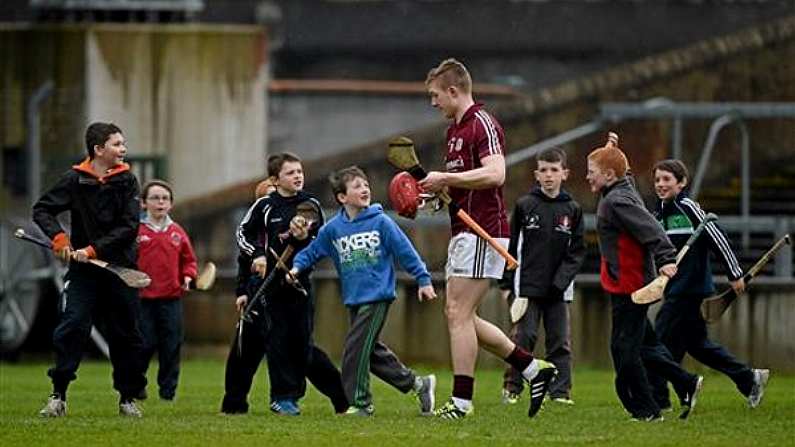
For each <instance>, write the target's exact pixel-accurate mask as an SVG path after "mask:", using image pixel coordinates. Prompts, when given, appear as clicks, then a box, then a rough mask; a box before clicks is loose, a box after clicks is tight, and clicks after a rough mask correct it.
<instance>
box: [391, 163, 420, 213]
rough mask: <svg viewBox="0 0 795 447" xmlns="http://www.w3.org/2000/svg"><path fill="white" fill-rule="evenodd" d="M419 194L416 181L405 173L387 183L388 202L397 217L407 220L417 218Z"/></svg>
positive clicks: (418, 186)
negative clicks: (390, 203)
mask: <svg viewBox="0 0 795 447" xmlns="http://www.w3.org/2000/svg"><path fill="white" fill-rule="evenodd" d="M421 192H422V190H421V188H420V185H418V184H417V180H415V179H414V177H412V176H411V174H409V173H408V172H405V171H404V172H401V173H399V174H397V175H396V176H394V177H393V178H392V181H391V182H389V201H390V202H392V208H394V209H395V211H397V213H398V214H399V215H401V216H403V217H407V218H409V219H414V218H415V217H416V216H417V208H418V207H419V205H420V193H421Z"/></svg>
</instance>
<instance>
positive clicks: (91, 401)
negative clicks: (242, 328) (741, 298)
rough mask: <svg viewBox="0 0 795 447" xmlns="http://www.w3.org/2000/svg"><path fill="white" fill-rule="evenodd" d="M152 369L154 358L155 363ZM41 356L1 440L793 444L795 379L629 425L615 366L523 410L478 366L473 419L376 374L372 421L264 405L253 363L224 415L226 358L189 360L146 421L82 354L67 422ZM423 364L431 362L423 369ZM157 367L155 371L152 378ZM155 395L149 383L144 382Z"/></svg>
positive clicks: (721, 394)
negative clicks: (419, 399) (53, 407)
mask: <svg viewBox="0 0 795 447" xmlns="http://www.w3.org/2000/svg"><path fill="white" fill-rule="evenodd" d="M155 366H156V365H155ZM46 369H47V365H44V364H21V365H17V364H7V363H3V364H0V445H2V446H4V447H8V446H16V445H24V446H30V445H51V446H70V445H79V446H83V447H87V446H93V445H114V446H138V445H143V446H160V445H167V446H174V445H200V446H203V447H216V446H221V445H256V446H259V447H262V446H268V447H270V446H274V445H291V446H296V447H298V446H314V445H322V446H333V445H346V446H347V445H353V446H360V445H377V446H379V447H387V446H393V445H394V446H406V445H429V446H444V445H455V446H461V445H487V446H490V447H496V446H503V445H514V446H520V445H532V446H547V445H585V444H588V445H621V446H632V445H641V446H644V447H651V446H660V445H677V446H690V445H698V446H712V445H714V446H720V447H726V446H732V445H739V446H750V445H753V446H763V445H793V444H792V443H793V439H794V437H795V422H793V421H795V377H792V376H779V375H776V374H775V373H774V374H773V375H772V377H771V381H770V385H769V387H768V391H767V393H766V395H765V399H764V402H763V403H762V405H761V407H760V408H757V409H755V410H750V409H748V408H747V407H746V405H745V401H744V399H742V397H741V396H740V395H739V393H737V392H736V390H735V389H734V386H733V384H732V383H731V382H730V381H729V380H728V379H727V378H726V377H724V376H721V375H718V374H709V375H707V378H706V381H705V388H704V392H703V394H702V395H701V396H702V397H701V398H700V399H699V403H698V407H697V408H696V410H695V411H694V413H693V415H691V418H690V419H689V420H687V421H680V420H678V419H677V418H676V414H673V415H672V414H670V413H669V414H668V415H667V416H666V420H665V422H662V423H653V424H652V423H638V422H630V421H629V420H628V416H627V415H626V414H625V413H624V412H623V410H622V408H621V406H620V405H619V403H618V400H617V399H616V397H615V394H614V392H613V374H612V372H610V371H596V370H586V369H577V370H576V371H575V388H574V399H575V400H576V406H574V407H561V406H557V405H552V404H548V405H547V406H546V407H545V408H544V409H543V410H542V411H541V413H539V415H538V416H537V417H536V418H534V419H532V420H529V419H528V418H527V396H526V395H525V396H523V400H522V401H520V404H518V405H516V406H510V407H506V406H503V405H502V404H500V399H499V392H500V386H501V380H502V379H501V373H500V371H496V370H488V371H479V372H478V375H477V383H476V396H475V404H476V407H475V408H476V411H475V415H474V417H471V418H468V419H466V420H464V421H454V422H446V421H439V420H434V419H429V418H424V417H421V416H419V415H418V414H417V408H416V405H415V402H414V400H413V398H412V397H410V396H406V395H403V394H400V393H398V392H397V391H395V390H393V389H391V388H389V387H388V386H387V385H385V384H383V383H382V382H380V381H378V380H377V379H376V380H374V384H373V386H374V389H373V391H374V396H375V406H376V414H375V416H374V417H372V418H369V419H363V418H350V417H340V416H335V415H333V414H332V410H331V405H330V404H329V403H328V401H327V400H326V399H325V398H324V397H323V396H322V395H320V394H319V393H318V392H317V391H316V390H315V389H314V388H312V387H311V386H310V387H309V392H308V395H307V397H306V399H304V401H303V402H302V411H303V415H302V416H300V417H296V418H289V417H279V416H276V415H273V414H271V413H270V412H269V411H268V410H267V406H266V404H267V385H266V384H265V380H266V379H265V375H264V374H263V373H264V371H260V372H259V373H258V375H257V378H256V384H255V386H254V390H253V391H252V394H251V396H250V397H251V399H250V402H251V404H252V411H251V412H250V413H249V414H248V415H242V416H222V415H220V414H219V412H218V409H219V406H220V401H221V396H222V393H223V363H222V362H221V361H216V360H207V361H188V362H184V364H183V369H182V376H181V383H180V388H179V390H178V395H177V400H176V401H175V402H173V403H165V402H161V401H159V400H158V399H156V398H154V399H153V398H150V399H149V400H147V401H145V402H143V404H142V408H143V410H144V418H143V419H141V420H129V419H122V418H120V417H119V416H118V415H117V405H116V404H117V396H116V394H115V392H114V391H113V390H112V388H111V382H110V366H109V365H108V364H106V363H102V362H86V363H84V364H83V365H82V366H81V368H80V371H79V372H78V375H79V378H78V380H77V381H76V382H74V383H73V384H72V386H71V388H70V390H69V413H68V416H67V417H66V418H62V419H52V420H45V419H41V418H39V417H38V416H37V412H38V410H39V409H40V407H41V406H42V405H43V404H44V402H45V400H46V396H47V394H48V392H49V390H50V387H49V381H48V378H47V377H46V375H45V371H46ZM420 370H421V371H422V372H426V371H427V369H424V368H420ZM435 372H436V374H437V377H438V378H439V385H438V388H437V393H436V394H437V398H438V399H440V400H442V399H444V398H446V396H447V395H448V393H449V391H450V389H451V386H450V381H451V375H450V373H449V372H447V371H443V370H438V371H435ZM152 379H153V371H150V382H151V381H152ZM149 394H150V395H155V396H156V395H157V389H156V386H151V385H150V387H149Z"/></svg>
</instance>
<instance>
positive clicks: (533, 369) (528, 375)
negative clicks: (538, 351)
mask: <svg viewBox="0 0 795 447" xmlns="http://www.w3.org/2000/svg"><path fill="white" fill-rule="evenodd" d="M540 367H541V365H540V364H539V363H538V360H536V359H533V361H532V362H530V364H529V365H527V368H525V369H524V371H522V376H523V377H524V378H525V379H526V380H527V381H528V382H529V381H531V380H533V378H534V377H535V376H536V375H538V370H539V369H540Z"/></svg>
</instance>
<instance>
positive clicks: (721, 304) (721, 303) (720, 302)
mask: <svg viewBox="0 0 795 447" xmlns="http://www.w3.org/2000/svg"><path fill="white" fill-rule="evenodd" d="M791 243H792V240H791V238H790V235H789V234H785V235H784V237H782V238H781V239H779V240H778V241H777V242H776V243H775V244H774V245H773V247H772V248H771V249H770V250H768V251H767V253H765V254H764V255H762V257H761V258H759V260H758V261H756V264H754V265H753V267H751V268H750V269H749V270H748V273H746V274H745V275H744V276H743V280H744V281H745V284H746V285H748V283H750V282H751V280H753V279H754V277H756V275H758V274H759V272H760V271H762V268H764V266H765V265H767V263H768V262H770V260H771V259H773V256H774V255H775V254H776V252H777V251H779V250H780V249H781V247H783V246H784V245H789V244H791ZM737 298H738V296H737V292H735V291H734V289H732V288H731V287H729V288H728V289H726V290H724V291H723V292H721V293H720V294H719V295H715V296H712V297H709V298H707V299H705V300H704V301H702V302H701V316H703V317H704V320H705V321H706V322H707V323H715V322H717V321H718V320H720V317H721V315H723V313H724V312H726V309H728V308H729V306H730V305H731V304H732V303H733V302H734V300H736V299H737Z"/></svg>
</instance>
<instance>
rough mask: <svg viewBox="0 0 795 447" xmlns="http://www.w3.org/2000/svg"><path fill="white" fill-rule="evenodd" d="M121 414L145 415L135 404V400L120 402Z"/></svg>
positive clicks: (126, 415) (136, 416) (134, 416)
mask: <svg viewBox="0 0 795 447" xmlns="http://www.w3.org/2000/svg"><path fill="white" fill-rule="evenodd" d="M119 416H124V417H131V418H139V417H143V413H141V410H139V409H138V407H137V406H136V405H135V402H134V401H131V400H129V401H127V402H119Z"/></svg>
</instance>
